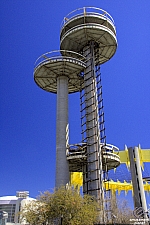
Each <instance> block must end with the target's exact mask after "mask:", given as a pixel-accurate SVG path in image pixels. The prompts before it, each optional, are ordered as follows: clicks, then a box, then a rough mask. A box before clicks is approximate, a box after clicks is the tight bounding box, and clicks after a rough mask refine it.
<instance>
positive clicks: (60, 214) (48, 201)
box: [21, 186, 99, 225]
mask: <svg viewBox="0 0 150 225" xmlns="http://www.w3.org/2000/svg"><path fill="white" fill-rule="evenodd" d="M98 208H99V206H98V204H97V202H96V200H95V199H93V198H92V197H91V196H89V195H84V197H82V196H81V195H80V194H79V193H78V191H77V190H76V189H72V188H67V189H66V188H65V187H63V186H62V187H60V188H58V189H56V190H54V192H53V193H50V192H49V191H46V192H44V193H43V194H41V195H40V196H39V198H38V200H37V201H34V202H31V203H29V204H28V205H26V206H25V207H24V208H23V209H22V211H21V217H22V218H24V219H25V220H26V221H27V222H28V223H29V224H31V225H35V224H36V225H43V224H46V223H47V224H60V221H61V222H62V224H65V225H87V224H88V225H93V223H94V222H95V223H96V222H97V219H98V216H99V211H98Z"/></svg>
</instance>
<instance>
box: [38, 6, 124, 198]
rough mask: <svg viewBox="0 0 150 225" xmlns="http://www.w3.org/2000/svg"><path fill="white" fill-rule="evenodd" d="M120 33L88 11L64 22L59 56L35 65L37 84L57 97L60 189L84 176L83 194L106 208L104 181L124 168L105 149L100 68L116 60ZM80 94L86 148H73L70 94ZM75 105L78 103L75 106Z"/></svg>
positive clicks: (46, 56)
mask: <svg viewBox="0 0 150 225" xmlns="http://www.w3.org/2000/svg"><path fill="white" fill-rule="evenodd" d="M116 48H117V39H116V28H115V25H114V21H113V18H112V17H111V16H110V15H109V14H108V13H107V12H106V11H104V10H102V9H99V8H94V7H85V8H80V9H77V10H74V11H73V12H71V13H69V14H68V15H67V16H66V17H65V18H64V20H63V23H62V26H61V31H60V49H61V50H60V52H59V54H58V52H51V53H46V54H43V55H42V56H41V57H40V58H39V59H38V60H37V61H36V64H35V70H34V79H35V82H36V83H37V84H38V85H39V86H40V87H41V88H42V89H44V90H46V91H49V92H53V93H57V137H56V187H59V186H60V185H65V184H66V183H68V182H69V172H77V171H79V172H83V192H84V193H87V194H90V195H92V196H95V197H96V198H97V200H99V202H103V198H104V190H103V185H102V183H103V180H105V179H107V178H106V176H104V175H105V174H107V172H108V170H110V169H113V168H115V167H117V166H118V165H119V164H120V159H119V157H118V156H117V155H116V154H114V152H115V151H117V150H118V148H117V147H115V146H113V145H111V144H107V143H106V136H105V126H104V111H103V98H102V84H101V73H100V65H101V64H103V63H105V62H107V61H108V60H110V59H111V58H112V56H113V55H114V54H115V52H116ZM77 91H79V92H80V104H81V133H82V140H81V143H79V144H77V143H75V144H73V145H70V143H69V142H68V137H69V136H68V94H70V93H74V92H77ZM72 104H73V103H72Z"/></svg>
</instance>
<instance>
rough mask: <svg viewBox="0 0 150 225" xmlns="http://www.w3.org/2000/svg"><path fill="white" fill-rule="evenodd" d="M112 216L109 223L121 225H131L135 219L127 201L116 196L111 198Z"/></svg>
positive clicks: (113, 195)
mask: <svg viewBox="0 0 150 225" xmlns="http://www.w3.org/2000/svg"><path fill="white" fill-rule="evenodd" d="M110 201H111V202H110V203H111V216H110V218H109V221H110V222H111V223H112V222H113V223H114V222H115V223H119V224H130V219H131V218H133V210H131V209H130V207H129V205H128V202H127V200H126V199H121V198H116V194H115V193H113V194H112V196H111V200H110Z"/></svg>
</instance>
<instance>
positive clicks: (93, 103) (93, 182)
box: [83, 42, 103, 201]
mask: <svg viewBox="0 0 150 225" xmlns="http://www.w3.org/2000/svg"><path fill="white" fill-rule="evenodd" d="M83 52H84V56H85V57H86V60H87V64H86V68H85V70H84V92H85V106H86V137H87V170H86V173H85V176H86V177H85V178H84V181H85V183H84V186H85V187H84V189H85V190H84V191H85V193H88V194H90V195H93V196H95V197H96V198H97V199H98V200H100V199H101V201H102V199H103V197H102V196H103V187H102V176H101V175H102V160H101V159H100V160H99V157H100V158H101V153H100V130H99V123H98V122H99V115H98V99H97V95H96V93H97V85H96V76H95V57H94V42H91V43H90V45H89V46H86V47H85V48H84V49H83Z"/></svg>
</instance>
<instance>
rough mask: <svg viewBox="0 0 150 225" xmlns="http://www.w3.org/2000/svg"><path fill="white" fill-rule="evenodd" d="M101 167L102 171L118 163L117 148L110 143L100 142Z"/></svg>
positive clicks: (110, 168)
mask: <svg viewBox="0 0 150 225" xmlns="http://www.w3.org/2000/svg"><path fill="white" fill-rule="evenodd" d="M101 150H102V167H103V170H104V171H108V170H112V169H115V168H117V167H118V166H119V165H120V157H119V156H118V154H119V149H118V148H117V147H116V146H114V145H111V144H104V145H103V144H102V145H101Z"/></svg>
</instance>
